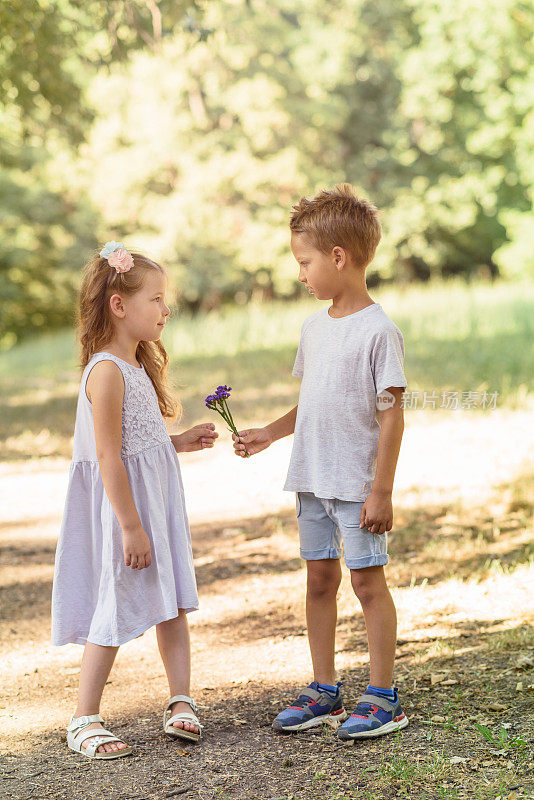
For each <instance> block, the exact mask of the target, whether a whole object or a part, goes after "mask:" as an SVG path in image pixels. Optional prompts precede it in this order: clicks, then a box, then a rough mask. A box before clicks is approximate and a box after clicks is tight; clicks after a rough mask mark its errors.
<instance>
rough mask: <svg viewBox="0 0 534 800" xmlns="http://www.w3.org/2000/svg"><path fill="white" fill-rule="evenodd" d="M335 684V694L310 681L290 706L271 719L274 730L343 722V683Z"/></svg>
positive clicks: (289, 730)
mask: <svg viewBox="0 0 534 800" xmlns="http://www.w3.org/2000/svg"><path fill="white" fill-rule="evenodd" d="M336 686H337V692H336V694H335V695H331V694H330V693H329V692H327V691H325V690H324V689H320V688H319V685H318V683H317V681H314V682H313V683H310V685H309V686H307V687H306V688H305V689H303V690H302V692H301V693H300V695H299V697H298V700H295V702H294V703H293V705H292V706H289V707H288V708H285V709H284V710H283V711H281V712H280V714H278V716H277V717H276V719H275V720H274V721H273V728H274V730H275V731H288V732H292V731H293V732H294V731H305V730H307V729H308V728H314V727H315V726H316V725H322V724H323V722H328V723H329V724H330V725H334V726H336V725H337V724H339V723H340V722H343V720H344V719H347V717H348V714H347V712H346V711H345V709H344V708H343V697H342V695H341V687H342V686H343V684H342V683H341V682H340V683H338V684H336Z"/></svg>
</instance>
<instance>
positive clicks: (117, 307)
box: [109, 294, 126, 319]
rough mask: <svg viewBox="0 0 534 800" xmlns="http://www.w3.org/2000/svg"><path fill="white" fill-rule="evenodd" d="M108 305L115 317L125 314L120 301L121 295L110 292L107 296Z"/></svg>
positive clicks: (121, 316)
mask: <svg viewBox="0 0 534 800" xmlns="http://www.w3.org/2000/svg"><path fill="white" fill-rule="evenodd" d="M109 307H110V309H111V313H112V314H114V315H115V316H116V317H119V318H120V319H122V318H123V317H124V315H125V314H126V310H125V308H124V303H123V302H122V297H121V296H120V294H112V295H111V297H110V298H109Z"/></svg>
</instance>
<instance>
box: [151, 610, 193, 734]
mask: <svg viewBox="0 0 534 800" xmlns="http://www.w3.org/2000/svg"><path fill="white" fill-rule="evenodd" d="M156 636H157V639H158V647H159V652H160V654H161V659H162V661H163V666H164V667H165V672H166V673H167V679H168V681H169V690H170V693H171V697H174V695H177V694H185V695H186V696H187V697H190V696H191V695H190V694H189V692H190V689H189V686H190V675H191V646H190V643H189V625H188V622H187V614H186V613H185V611H184V609H183V608H180V609H179V611H178V616H177V617H174V619H169V620H167V621H166V622H160V623H159V625H156ZM182 711H185V712H187V713H188V714H190V713H191V711H192V709H191V707H190V706H189V704H188V703H183V702H179V703H173V705H172V707H171V715H174V714H179V713H181V712H182ZM173 725H174V727H176V728H183V729H184V730H186V731H193V732H194V733H198V726H197V725H195V723H194V722H174V723H173Z"/></svg>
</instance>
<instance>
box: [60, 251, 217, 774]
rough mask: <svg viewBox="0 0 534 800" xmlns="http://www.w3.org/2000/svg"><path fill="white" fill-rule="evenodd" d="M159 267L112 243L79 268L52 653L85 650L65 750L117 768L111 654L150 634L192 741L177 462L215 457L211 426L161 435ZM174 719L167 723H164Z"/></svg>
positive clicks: (165, 393)
mask: <svg viewBox="0 0 534 800" xmlns="http://www.w3.org/2000/svg"><path fill="white" fill-rule="evenodd" d="M166 284H167V278H166V273H165V271H164V270H163V269H162V267H161V266H160V265H159V264H156V263H155V262H154V261H151V260H150V259H149V258H146V257H145V256H142V255H139V254H137V253H129V252H128V251H127V250H126V249H125V248H124V246H123V245H122V244H121V243H120V242H108V243H107V244H106V245H105V247H104V248H103V249H102V250H101V252H100V255H99V256H95V257H94V258H93V259H91V261H89V263H88V264H87V265H86V267H85V272H84V277H83V282H82V287H81V292H80V298H79V335H80V339H81V347H82V367H83V368H84V369H83V374H82V379H81V385H80V393H79V397H78V408H77V413H76V425H75V430H74V453H73V460H72V464H71V468H70V476H69V486H68V492H67V500H66V504H65V511H64V516H63V523H62V526H61V533H60V537H59V541H58V546H57V553H56V565H55V573H54V586H53V592H52V642H53V643H54V644H57V645H61V644H66V643H67V642H75V643H78V644H85V649H84V653H83V658H82V666H81V672H80V685H79V695H78V705H77V707H76V710H75V712H74V716H73V717H72V718H71V720H70V723H69V725H68V727H67V743H68V746H69V747H70V748H71V750H75V751H76V752H79V753H83V755H85V756H87V757H88V758H102V759H109V758H120V757H121V756H125V755H128V754H129V753H130V752H131V748H130V747H128V745H126V743H125V742H123V741H122V740H121V739H119V738H117V737H116V736H114V735H113V734H112V733H111V732H110V731H107V730H105V728H103V726H102V724H101V723H102V722H103V720H102V717H101V716H100V715H99V707H100V700H101V697H102V692H103V689H104V686H105V683H106V681H107V679H108V676H109V672H110V670H111V667H112V665H113V661H114V660H115V656H116V654H117V650H118V648H119V645H121V644H124V643H125V642H128V641H130V639H134V638H135V637H137V636H140V635H141V634H142V633H144V631H146V630H147V629H148V628H151V627H152V626H153V625H155V626H156V633H157V640H158V646H159V650H160V653H161V657H162V660H163V664H164V666H165V671H166V673H167V677H168V680H169V687H170V694H171V699H170V701H169V703H168V705H167V708H166V710H165V712H164V715H163V722H164V730H165V732H166V733H169V734H170V735H172V736H178V737H181V738H184V739H192V740H197V739H199V738H200V735H201V729H202V725H201V724H200V723H199V721H198V719H197V717H196V716H195V713H194V712H195V711H196V706H195V703H194V701H193V700H192V699H191V698H190V697H189V674H190V647H189V630H188V625H187V618H186V614H187V613H188V612H189V611H194V610H195V609H197V608H198V596H197V589H196V582H195V574H194V570H193V557H192V552H191V539H190V534H189V527H188V523H187V516H186V511H185V505H184V496H183V487H182V480H181V476H180V467H179V464H178V458H177V456H176V453H177V452H181V451H186V450H187V451H191V450H201V449H203V448H206V447H213V445H214V443H215V439H216V438H217V436H218V434H217V433H216V432H215V426H214V425H212V424H210V423H208V424H205V425H197V426H195V427H194V428H191V429H190V430H187V431H185V432H184V433H181V434H178V435H174V436H169V434H168V433H167V430H166V427H165V423H164V417H168V418H174V417H176V410H177V409H176V406H177V403H176V401H175V400H174V398H173V396H172V394H171V393H170V391H169V388H168V387H167V385H166V373H167V364H168V356H167V353H166V352H165V348H164V347H163V344H162V343H161V341H160V337H161V334H162V331H163V328H164V326H165V322H166V320H167V317H168V315H169V313H170V312H169V308H168V306H167V305H166V304H165V289H166ZM169 711H170V714H171V717H170V719H167V718H166V717H167V713H168V712H169Z"/></svg>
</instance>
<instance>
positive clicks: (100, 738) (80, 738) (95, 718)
mask: <svg viewBox="0 0 534 800" xmlns="http://www.w3.org/2000/svg"><path fill="white" fill-rule="evenodd" d="M92 722H104V720H103V719H102V717H101V716H100V714H90V715H89V716H85V717H76V718H75V717H71V719H70V722H69V724H68V725H67V745H68V746H69V747H70V749H71V750H74V752H75V753H81V754H82V755H83V756H87V758H102V759H110V758H122V757H123V756H129V755H130V753H131V752H132V748H131V747H124V748H123V749H122V750H111V751H110V752H109V753H108V752H104V753H97V752H96V750H97V747H100V745H101V744H110V743H111V742H122V739H119V738H118V737H117V736H114V735H113V734H112V733H111V731H107V730H105V728H90V729H89V730H87V727H88V725H90V724H91V723H92ZM90 738H92V739H93V741H92V742H89V744H88V745H87V747H82V742H85V740H86V739H90ZM122 743H123V744H126V743H125V742H122Z"/></svg>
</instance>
